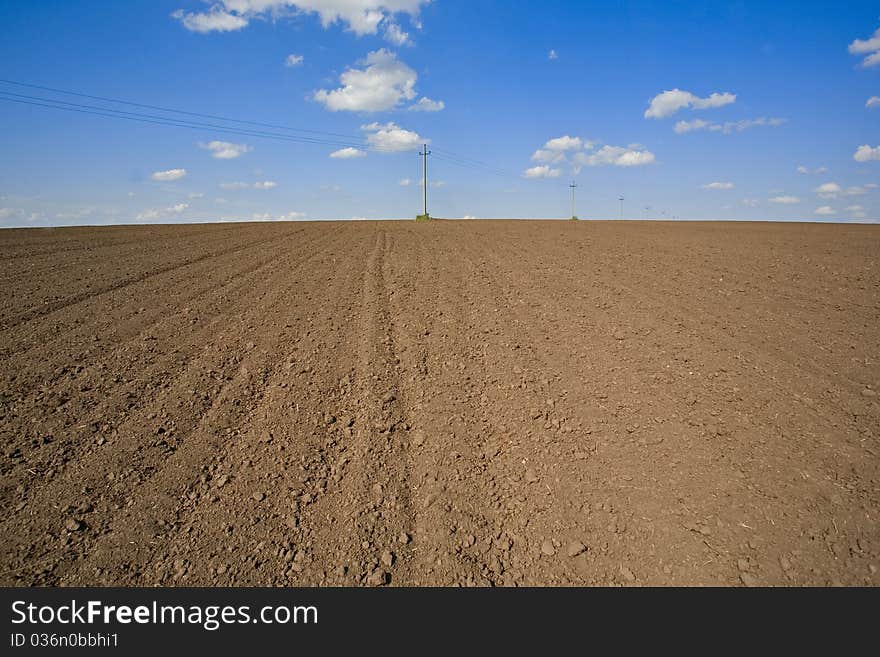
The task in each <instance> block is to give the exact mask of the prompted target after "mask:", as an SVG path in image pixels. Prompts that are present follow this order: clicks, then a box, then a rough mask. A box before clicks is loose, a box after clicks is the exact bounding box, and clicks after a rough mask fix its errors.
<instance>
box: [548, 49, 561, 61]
mask: <svg viewBox="0 0 880 657" xmlns="http://www.w3.org/2000/svg"><path fill="white" fill-rule="evenodd" d="M547 59H549V60H551V61H552V60H554V59H559V55H558V54H557V53H556V51H555V50H552V49H551V50H550V52H548V53H547Z"/></svg>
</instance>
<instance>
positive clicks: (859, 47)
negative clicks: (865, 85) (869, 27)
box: [849, 28, 880, 68]
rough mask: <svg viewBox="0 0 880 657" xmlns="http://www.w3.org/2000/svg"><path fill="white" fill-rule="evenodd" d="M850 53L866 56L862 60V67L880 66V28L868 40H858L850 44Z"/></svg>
mask: <svg viewBox="0 0 880 657" xmlns="http://www.w3.org/2000/svg"><path fill="white" fill-rule="evenodd" d="M849 51H850V53H852V54H853V55H866V57H865V58H864V59H863V60H862V66H863V67H864V68H868V67H870V66H876V65H877V64H880V28H878V29H877V30H875V31H874V34H873V35H872V36H871V37H869V38H868V39H864V40H863V39H856V40H855V41H853V42H852V43H851V44H849Z"/></svg>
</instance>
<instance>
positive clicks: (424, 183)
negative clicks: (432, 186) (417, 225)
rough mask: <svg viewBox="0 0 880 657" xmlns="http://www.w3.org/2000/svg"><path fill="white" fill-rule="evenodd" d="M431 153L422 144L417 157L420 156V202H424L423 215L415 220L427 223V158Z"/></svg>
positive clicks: (426, 146) (425, 145)
mask: <svg viewBox="0 0 880 657" xmlns="http://www.w3.org/2000/svg"><path fill="white" fill-rule="evenodd" d="M430 154H431V151H429V150H428V145H427V144H422V150H421V151H419V155H421V156H422V201H423V202H424V214H421V215H419V216H418V217H416V219H419V220H421V221H428V220H429V219H430V218H431V217H430V215H429V214H428V156H429V155H430Z"/></svg>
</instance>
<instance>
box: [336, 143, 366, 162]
mask: <svg viewBox="0 0 880 657" xmlns="http://www.w3.org/2000/svg"><path fill="white" fill-rule="evenodd" d="M366 156H367V154H366V153H365V152H364V151H362V150H361V149H359V148H353V147H352V146H348V147H346V148H340V149H339V150H338V151H333V152H332V153H330V157H332V158H333V159H334V160H352V159H355V158H358V157H366Z"/></svg>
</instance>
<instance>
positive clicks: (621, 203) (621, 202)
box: [617, 194, 623, 221]
mask: <svg viewBox="0 0 880 657" xmlns="http://www.w3.org/2000/svg"><path fill="white" fill-rule="evenodd" d="M617 200H618V201H620V220H621V221H623V194H621V195H620V196H619V197H618V199H617Z"/></svg>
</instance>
